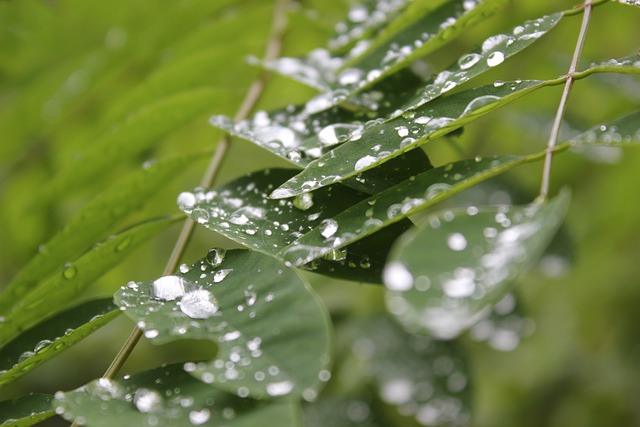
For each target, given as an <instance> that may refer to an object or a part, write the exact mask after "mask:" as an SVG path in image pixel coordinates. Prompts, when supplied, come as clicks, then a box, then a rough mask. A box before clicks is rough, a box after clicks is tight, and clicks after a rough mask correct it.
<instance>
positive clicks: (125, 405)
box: [54, 365, 300, 427]
mask: <svg viewBox="0 0 640 427" xmlns="http://www.w3.org/2000/svg"><path fill="white" fill-rule="evenodd" d="M54 404H55V405H56V412H57V413H59V414H61V415H62V416H63V417H64V418H65V419H66V420H68V421H72V420H76V422H78V423H79V424H81V425H87V426H90V427H112V426H154V425H158V426H172V427H193V426H198V425H201V426H227V427H253V426H257V425H277V426H284V427H297V426H299V424H300V423H299V418H300V416H299V414H298V409H297V407H296V406H297V405H296V404H294V403H289V402H277V403H276V402H258V401H255V400H251V399H241V398H239V397H237V396H233V395H230V394H227V393H224V392H222V391H220V390H216V389H215V388H213V387H212V386H211V385H208V384H205V383H203V382H201V381H198V380H196V379H195V378H193V377H192V376H190V375H188V374H187V373H185V372H184V370H183V369H182V367H181V366H178V365H170V366H167V367H163V368H158V369H154V370H152V371H147V372H143V373H141V374H137V375H133V376H131V377H129V378H127V379H124V380H121V381H109V380H107V379H100V380H96V381H93V382H91V383H89V384H87V385H85V386H84V387H81V388H79V389H77V390H75V391H71V392H66V393H62V392H58V393H56V399H55V401H54Z"/></svg>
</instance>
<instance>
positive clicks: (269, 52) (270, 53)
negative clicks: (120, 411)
mask: <svg viewBox="0 0 640 427" xmlns="http://www.w3.org/2000/svg"><path fill="white" fill-rule="evenodd" d="M288 8H289V5H288V0H280V1H279V2H278V3H277V4H276V6H275V10H274V18H273V26H272V32H271V36H270V38H269V41H268V43H267V46H266V51H265V55H264V58H265V60H266V61H269V60H273V59H275V58H277V57H278V56H279V54H280V51H281V49H282V39H283V37H284V33H285V30H286V26H287V19H286V14H287V10H288ZM268 79H269V73H267V72H263V73H261V75H260V76H259V77H258V78H257V79H256V80H255V81H254V82H253V84H252V85H251V87H250V88H249V90H248V91H247V95H246V96H245V98H244V100H243V102H242V104H241V105H240V108H239V109H238V112H237V113H236V115H235V120H236V121H239V120H242V119H245V118H246V117H247V116H248V115H249V114H250V113H251V111H252V110H253V108H254V107H255V105H256V104H257V103H258V101H259V100H260V97H261V96H262V94H263V93H264V89H265V86H266V83H267V81H268ZM229 145H230V139H229V137H228V135H225V136H224V137H222V138H221V140H220V141H219V143H218V145H217V147H216V150H215V152H214V153H213V155H212V157H211V161H210V162H209V166H208V167H207V170H206V172H205V173H204V175H203V177H202V180H201V182H200V186H202V187H210V186H211V185H212V184H213V183H214V182H215V180H216V177H217V175H218V172H219V171H220V166H221V164H222V162H223V160H224V158H225V155H226V153H227V151H228V149H229ZM194 226H195V222H194V221H192V220H191V219H187V220H186V221H185V223H184V225H183V227H182V230H181V231H180V235H179V236H178V238H177V240H176V244H175V246H174V248H173V251H172V252H171V255H170V257H169V261H168V262H167V265H166V267H165V269H164V272H163V275H168V274H171V273H173V272H174V271H175V270H176V268H177V267H178V263H179V262H180V259H181V258H182V256H183V254H184V251H185V249H186V247H187V245H188V243H189V240H190V239H191V236H192V234H193V230H194ZM141 337H142V330H141V329H140V328H138V327H136V328H135V329H134V330H133V332H132V333H131V335H130V336H129V338H128V339H127V341H126V342H125V343H124V345H123V346H122V348H121V349H120V351H119V352H118V354H117V355H116V357H115V358H114V360H113V362H112V363H111V365H110V366H109V368H108V369H107V371H106V372H105V374H104V375H103V378H107V379H113V378H114V377H115V376H116V375H117V373H118V371H119V370H120V369H121V368H122V366H123V365H124V363H125V361H126V360H127V358H128V357H129V355H130V354H131V352H132V351H133V349H134V348H135V346H136V344H137V343H138V341H139V340H140V338H141ZM74 425H75V423H74Z"/></svg>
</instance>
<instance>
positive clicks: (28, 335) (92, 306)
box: [0, 298, 120, 386]
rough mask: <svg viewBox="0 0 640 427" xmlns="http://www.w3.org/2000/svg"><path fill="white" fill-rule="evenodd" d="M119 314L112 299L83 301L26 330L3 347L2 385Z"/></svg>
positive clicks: (0, 363) (1, 351)
mask: <svg viewBox="0 0 640 427" xmlns="http://www.w3.org/2000/svg"><path fill="white" fill-rule="evenodd" d="M119 314H120V310H118V308H117V307H116V306H115V305H114V304H113V302H112V299H111V298H107V299H101V300H94V301H90V302H86V303H83V304H80V305H78V306H76V307H73V308H71V309H69V310H66V311H64V312H63V313H60V314H58V315H56V316H54V317H52V318H50V319H46V320H45V321H43V322H41V323H39V324H38V325H36V326H34V327H33V328H31V329H29V330H27V331H25V332H23V333H22V334H21V335H20V336H19V337H18V338H16V339H15V340H13V341H11V342H10V343H8V344H7V345H6V346H5V347H3V348H2V350H0V386H2V385H5V384H8V383H10V382H12V381H15V380H16V379H18V378H20V377H21V376H22V375H24V374H26V373H27V372H29V371H31V370H32V369H34V368H36V367H37V366H39V365H40V364H42V363H44V362H46V361H47V360H49V359H51V358H53V357H55V356H57V355H58V354H60V353H61V352H63V351H64V350H67V349H68V348H70V347H72V346H73V345H74V344H76V343H78V342H80V341H81V340H82V339H84V338H86V337H87V336H88V335H90V334H91V333H93V332H95V331H96V330H97V329H99V328H101V327H102V326H104V325H106V324H107V323H109V322H111V321H112V320H113V319H115V318H116V317H117V316H118V315H119Z"/></svg>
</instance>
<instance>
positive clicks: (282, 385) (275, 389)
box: [267, 381, 293, 396]
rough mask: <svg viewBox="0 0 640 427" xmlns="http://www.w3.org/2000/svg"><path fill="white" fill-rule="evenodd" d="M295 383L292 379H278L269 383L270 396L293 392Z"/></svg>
mask: <svg viewBox="0 0 640 427" xmlns="http://www.w3.org/2000/svg"><path fill="white" fill-rule="evenodd" d="M291 390H293V383H292V382H291V381H278V382H274V383H269V384H267V394H268V395H269V396H284V395H285V394H289V393H291Z"/></svg>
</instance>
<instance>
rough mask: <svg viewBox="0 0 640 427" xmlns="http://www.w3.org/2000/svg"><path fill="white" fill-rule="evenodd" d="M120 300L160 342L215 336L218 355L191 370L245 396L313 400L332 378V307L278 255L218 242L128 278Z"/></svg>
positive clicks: (118, 296)
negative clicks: (177, 264) (151, 277)
mask: <svg viewBox="0 0 640 427" xmlns="http://www.w3.org/2000/svg"><path fill="white" fill-rule="evenodd" d="M115 300H116V303H117V304H118V305H119V306H120V307H121V308H122V309H123V310H125V314H126V315H127V316H129V317H131V318H132V319H133V320H135V321H136V322H138V326H139V327H140V328H142V329H143V330H144V331H145V336H146V337H147V338H149V339H151V340H152V341H153V342H155V343H158V344H160V343H165V342H169V341H175V340H180V339H187V338H192V339H201V340H209V341H212V342H215V343H216V344H217V346H218V349H219V353H218V355H217V358H216V359H215V360H213V361H210V362H199V363H192V362H189V363H187V364H185V370H187V371H188V372H189V373H191V374H192V375H194V376H195V377H197V378H199V379H200V380H202V381H204V382H206V383H211V384H215V385H216V387H218V388H221V389H224V390H228V391H231V392H233V393H237V394H238V395H240V396H241V397H247V396H252V397H257V398H264V397H269V396H271V397H279V396H288V397H293V398H299V397H300V396H302V397H304V398H305V399H307V400H313V399H314V398H315V396H316V395H317V393H318V390H319V389H320V387H321V386H322V384H323V383H324V382H326V381H327V380H328V379H329V375H330V373H329V370H328V369H329V366H330V362H331V346H332V344H331V340H332V338H331V331H330V328H331V326H330V322H329V316H328V314H327V312H326V309H325V308H324V306H323V305H322V304H321V303H320V301H319V300H318V299H317V297H316V296H315V294H314V293H313V291H312V290H311V288H310V287H309V285H308V284H307V283H306V282H305V281H304V280H303V279H302V278H301V277H300V276H298V275H297V274H296V273H295V272H294V271H293V270H291V269H288V268H286V267H285V266H284V265H283V264H282V263H281V262H279V261H277V260H275V259H273V258H272V257H269V256H266V255H262V254H259V253H257V252H252V251H246V250H233V251H227V252H226V253H225V251H224V250H223V249H212V250H211V252H210V253H209V255H208V256H207V257H206V258H204V259H202V260H200V261H198V262H196V263H194V264H193V265H191V266H186V265H184V266H182V267H181V268H180V273H177V274H176V275H174V276H165V277H162V278H159V279H157V280H156V281H154V282H141V283H135V282H131V283H129V284H128V285H127V286H124V287H122V288H121V289H120V290H119V291H118V292H117V293H116V295H115ZM301 349H304V351H301Z"/></svg>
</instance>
